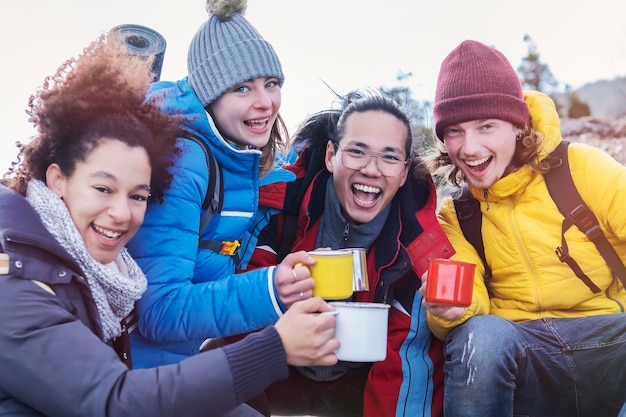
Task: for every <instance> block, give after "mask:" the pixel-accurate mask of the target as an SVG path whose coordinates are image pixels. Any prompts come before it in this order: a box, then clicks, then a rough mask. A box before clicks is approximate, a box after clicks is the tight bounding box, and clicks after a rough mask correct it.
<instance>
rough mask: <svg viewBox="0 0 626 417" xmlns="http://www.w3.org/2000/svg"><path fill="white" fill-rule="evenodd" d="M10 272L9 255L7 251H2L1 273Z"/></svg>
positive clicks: (0, 257)
mask: <svg viewBox="0 0 626 417" xmlns="http://www.w3.org/2000/svg"><path fill="white" fill-rule="evenodd" d="M8 273H9V255H7V254H6V253H0V275H7V274H8Z"/></svg>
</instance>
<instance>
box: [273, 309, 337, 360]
mask: <svg viewBox="0 0 626 417" xmlns="http://www.w3.org/2000/svg"><path fill="white" fill-rule="evenodd" d="M325 311H333V308H332V307H331V306H330V305H329V304H328V303H326V302H325V301H324V300H322V299H321V298H319V297H313V298H309V299H308V300H304V301H302V302H297V303H295V304H293V305H292V306H291V308H290V309H289V310H287V312H286V313H285V315H284V316H283V317H281V318H280V319H279V320H278V321H277V322H276V324H275V327H276V331H278V334H279V335H280V338H281V340H282V342H283V346H284V347H285V352H286V354H287V362H288V363H289V364H290V365H293V366H313V365H321V366H330V365H334V364H336V363H337V356H336V355H335V351H336V350H337V349H338V348H339V341H338V340H337V339H336V338H335V337H334V335H335V323H336V319H335V315H333V314H319V313H320V312H325Z"/></svg>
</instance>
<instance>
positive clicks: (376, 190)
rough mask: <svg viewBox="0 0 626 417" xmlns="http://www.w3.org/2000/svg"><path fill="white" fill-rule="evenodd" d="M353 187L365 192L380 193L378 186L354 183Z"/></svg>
mask: <svg viewBox="0 0 626 417" xmlns="http://www.w3.org/2000/svg"><path fill="white" fill-rule="evenodd" d="M353 187H354V189H355V190H359V191H363V192H364V193H372V194H378V193H380V188H378V187H370V186H369V185H363V184H354V185H353Z"/></svg>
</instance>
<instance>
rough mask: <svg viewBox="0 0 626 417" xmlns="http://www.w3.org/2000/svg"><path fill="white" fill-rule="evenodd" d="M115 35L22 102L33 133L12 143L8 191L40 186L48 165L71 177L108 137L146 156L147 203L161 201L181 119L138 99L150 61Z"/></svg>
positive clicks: (96, 44) (145, 84)
mask: <svg viewBox="0 0 626 417" xmlns="http://www.w3.org/2000/svg"><path fill="white" fill-rule="evenodd" d="M118 36H119V35H118V34H116V33H111V34H109V35H108V36H107V35H104V34H103V35H100V36H99V37H98V39H96V40H95V41H94V42H92V43H91V44H90V45H89V46H87V47H86V48H85V49H83V51H82V53H81V54H80V55H79V56H78V57H77V58H70V59H68V60H67V61H65V62H64V63H63V64H62V65H61V66H60V67H59V68H58V69H57V71H56V73H55V74H54V75H52V76H49V77H46V79H45V80H44V83H43V86H41V87H40V88H39V89H38V90H37V92H36V93H35V94H34V95H32V96H31V97H30V100H29V105H28V110H27V114H28V115H29V116H30V122H31V123H32V124H33V125H34V126H35V128H36V129H37V133H36V135H35V137H34V138H33V140H32V141H30V142H29V143H28V144H18V148H19V153H18V155H17V161H16V162H13V163H12V166H11V168H10V169H9V171H8V172H7V173H6V174H5V176H4V181H5V183H7V184H8V185H9V186H10V187H11V188H13V189H14V190H16V191H18V192H20V193H21V194H25V193H26V188H27V185H28V182H29V181H30V180H31V179H37V180H41V181H44V182H45V180H46V170H47V169H48V167H49V166H50V165H51V164H53V163H56V164H58V165H59V167H60V168H61V171H62V172H63V174H64V175H66V176H71V175H72V174H73V173H74V170H75V168H76V164H77V163H78V162H83V161H85V160H86V159H87V157H88V156H89V154H90V153H91V151H92V150H93V149H94V148H96V147H97V146H98V145H99V142H100V141H101V140H104V139H116V140H119V141H121V142H123V143H125V144H127V145H128V146H130V147H141V148H144V149H145V150H146V152H147V154H148V157H149V159H150V166H151V168H152V177H151V184H150V185H151V189H152V190H151V195H152V198H157V199H158V200H159V201H162V200H163V195H164V192H165V190H166V189H167V188H168V187H169V186H170V184H171V182H172V175H171V174H170V172H169V167H170V166H171V165H172V164H173V158H174V157H175V155H177V154H178V153H180V149H179V148H178V147H177V146H176V140H177V138H178V137H184V136H185V131H184V130H183V128H182V121H183V119H182V118H181V116H173V115H168V114H166V113H164V112H163V111H161V108H160V107H159V105H158V103H157V101H156V99H154V100H146V94H147V92H148V87H149V84H150V83H151V82H152V80H153V79H154V74H153V72H152V70H151V64H152V58H147V59H146V57H140V56H137V55H131V54H129V53H128V52H127V50H126V49H125V47H124V46H123V42H122V41H121V39H119V38H118Z"/></svg>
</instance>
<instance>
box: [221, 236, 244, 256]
mask: <svg viewBox="0 0 626 417" xmlns="http://www.w3.org/2000/svg"><path fill="white" fill-rule="evenodd" d="M239 246H241V243H239V241H238V240H235V241H232V242H227V241H223V242H222V249H220V252H219V253H220V254H222V255H228V256H233V255H234V254H235V252H237V249H239Z"/></svg>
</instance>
